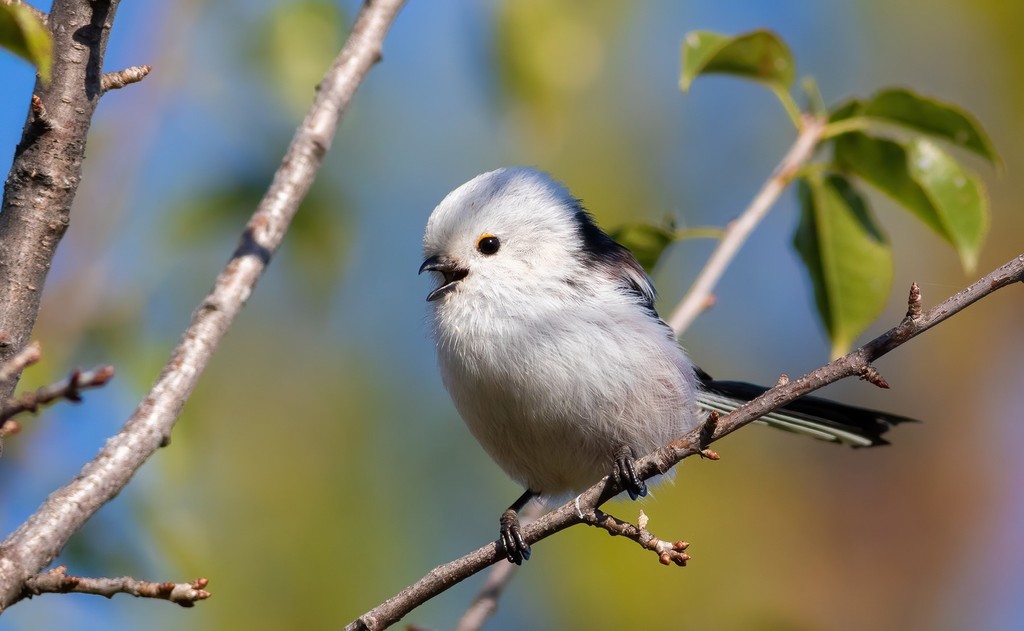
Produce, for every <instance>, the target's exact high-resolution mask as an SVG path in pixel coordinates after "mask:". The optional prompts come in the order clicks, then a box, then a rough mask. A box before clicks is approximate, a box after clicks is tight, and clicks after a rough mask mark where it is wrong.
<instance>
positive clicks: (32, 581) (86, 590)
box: [22, 565, 210, 607]
mask: <svg viewBox="0 0 1024 631" xmlns="http://www.w3.org/2000/svg"><path fill="white" fill-rule="evenodd" d="M208 584H209V581H208V580H206V579H205V578H197V579H196V580H194V581H192V582H191V583H154V582H152V581H140V580H138V579H135V578H132V577H130V576H122V577H120V578H85V577H81V576H70V575H69V574H68V568H67V567H65V566H63V565H61V566H58V567H55V568H53V569H52V570H50V571H49V572H43V573H42V574H36V575H35V576H30V577H29V578H28V580H26V581H25V591H24V593H23V594H22V597H23V598H32V597H33V596H38V595H40V594H68V593H72V592H74V593H76V594H95V595H97V596H105V597H106V598H113V597H114V594H130V595H132V596H136V597H138V598H156V599H159V600H167V601H170V602H172V603H174V604H176V605H181V606H182V607H192V606H194V605H195V604H196V603H197V602H198V601H200V600H206V599H207V598H209V597H210V592H208V591H206V586H207V585H208Z"/></svg>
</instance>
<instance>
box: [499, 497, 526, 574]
mask: <svg viewBox="0 0 1024 631" xmlns="http://www.w3.org/2000/svg"><path fill="white" fill-rule="evenodd" d="M499 522H500V523H501V547H502V548H503V549H504V550H505V558H506V559H508V562H509V563H515V564H516V565H522V564H523V561H529V560H530V546H529V545H527V543H526V540H525V539H523V529H522V527H521V526H520V524H519V513H517V512H516V511H515V510H514V509H512V508H510V509H508V510H506V511H505V512H504V513H502V514H501V519H500V520H499Z"/></svg>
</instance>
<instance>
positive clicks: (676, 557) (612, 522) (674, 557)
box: [583, 508, 690, 567]
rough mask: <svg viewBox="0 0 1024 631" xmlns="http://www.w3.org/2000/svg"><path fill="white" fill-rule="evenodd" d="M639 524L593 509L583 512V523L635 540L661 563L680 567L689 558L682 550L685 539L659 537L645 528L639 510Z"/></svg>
mask: <svg viewBox="0 0 1024 631" xmlns="http://www.w3.org/2000/svg"><path fill="white" fill-rule="evenodd" d="M638 521H639V522H640V523H639V524H636V525H634V524H631V523H629V522H628V521H625V520H623V519H619V518H618V517H615V516H614V515H609V514H608V513H606V512H604V511H601V510H598V509H596V508H595V509H594V510H592V511H589V512H585V513H583V523H585V524H587V525H590V526H594V527H596V528H601V529H603V530H606V531H608V534H610V535H612V536H613V537H625V538H626V539H629V540H630V541H635V542H636V543H637V544H638V545H639V546H640V547H641V548H643V549H645V550H650V551H652V552H654V553H655V554H656V555H658V561H659V562H660V563H661V564H662V565H671V564H673V563H675V564H676V565H678V566H680V567H682V566H684V565H686V562H687V561H689V560H690V555H688V554H686V552H684V551H685V550H686V549H687V548H689V547H690V544H688V543H686V542H685V541H665V540H664V539H659V538H657V537H655V536H654V535H653V534H651V531H649V530H647V516H646V515H645V514H644V512H643V511H640V519H639V520H638Z"/></svg>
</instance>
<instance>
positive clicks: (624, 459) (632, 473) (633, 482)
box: [614, 447, 647, 500]
mask: <svg viewBox="0 0 1024 631" xmlns="http://www.w3.org/2000/svg"><path fill="white" fill-rule="evenodd" d="M614 475H615V478H616V479H617V480H618V482H619V484H621V485H622V487H623V488H625V489H626V493H628V494H629V499H631V500H635V499H637V498H638V497H646V495H647V484H646V483H644V481H643V480H641V479H640V476H639V475H637V472H636V466H635V460H634V458H633V450H632V449H630V448H629V447H623V448H622V449H620V450H619V451H618V453H617V454H616V456H615V471H614Z"/></svg>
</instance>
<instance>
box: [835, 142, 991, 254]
mask: <svg viewBox="0 0 1024 631" xmlns="http://www.w3.org/2000/svg"><path fill="white" fill-rule="evenodd" d="M835 156H836V161H837V162H838V163H839V164H840V166H842V167H844V168H846V169H849V170H851V171H853V172H854V173H856V174H857V175H859V176H860V177H862V178H863V179H864V180H865V181H866V182H868V183H870V184H872V185H873V186H875V187H877V188H878V189H879V190H880V191H882V192H883V193H885V194H887V195H889V196H890V197H891V198H892V199H893V200H894V201H896V203H898V204H899V205H901V206H903V207H904V208H906V209H907V210H909V211H910V212H911V213H913V214H914V215H915V216H916V217H917V218H918V219H920V220H921V221H922V222H923V223H924V224H925V225H926V226H928V227H929V228H931V229H932V230H934V231H935V232H936V233H937V234H938V235H939V236H941V237H942V238H943V239H945V240H946V241H947V242H949V243H950V244H952V245H953V246H954V247H955V248H956V250H957V254H958V255H959V256H960V261H961V264H962V265H963V267H964V269H966V270H968V271H970V270H973V269H974V265H975V263H976V262H977V257H978V251H979V249H980V248H981V242H982V241H983V240H984V237H985V233H986V231H987V229H988V200H987V199H986V197H985V193H984V188H983V186H982V185H981V183H980V182H979V180H978V178H977V176H976V175H974V174H973V173H971V172H970V171H968V170H966V169H964V168H963V167H962V166H960V164H959V163H957V162H956V160H954V159H953V158H952V157H951V156H949V154H947V153H945V152H943V151H942V150H941V149H940V148H939V147H938V146H937V145H936V144H935V143H933V142H931V141H928V140H926V139H924V138H920V139H916V140H912V141H910V142H909V143H906V144H901V143H899V142H896V141H893V140H888V139H885V138H877V137H874V136H868V135H867V134H864V133H860V132H853V133H848V134H843V135H842V136H839V137H837V138H836V139H835Z"/></svg>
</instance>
